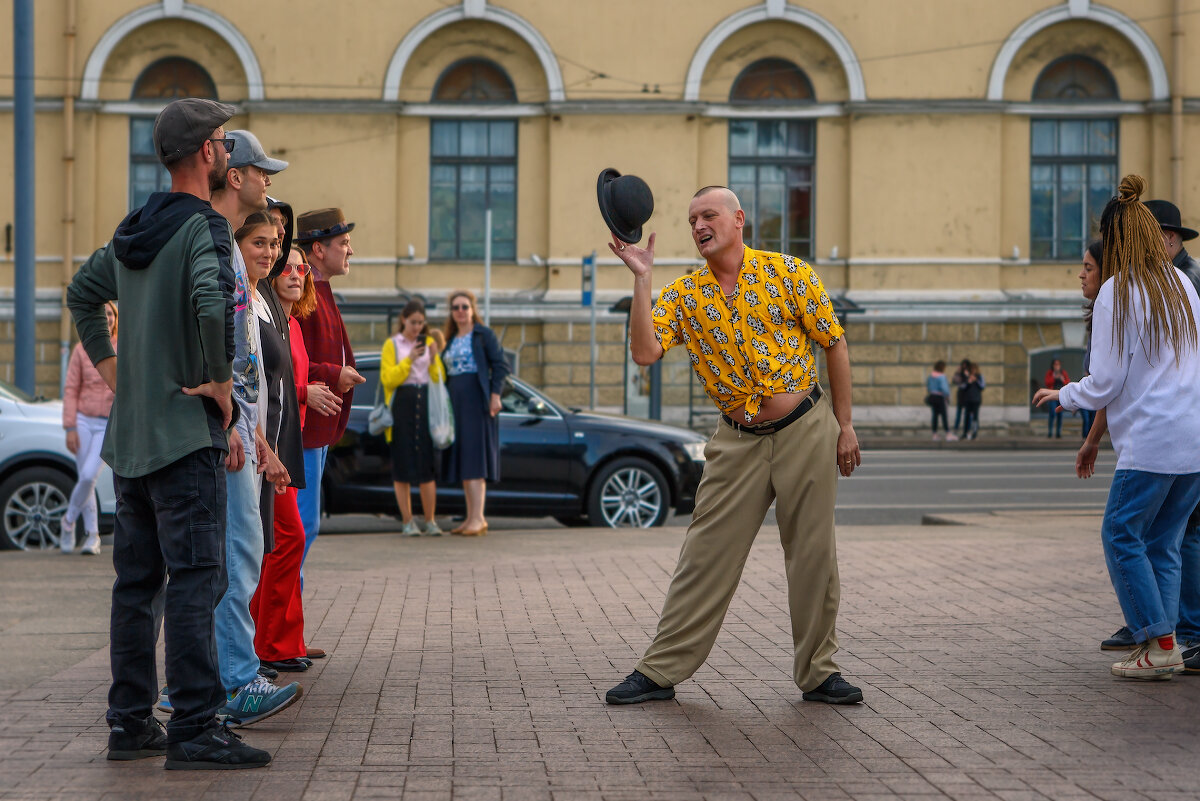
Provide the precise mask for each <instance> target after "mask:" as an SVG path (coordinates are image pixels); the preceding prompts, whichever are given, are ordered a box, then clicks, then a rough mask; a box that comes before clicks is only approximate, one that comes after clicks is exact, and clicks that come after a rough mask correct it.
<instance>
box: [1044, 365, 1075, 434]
mask: <svg viewBox="0 0 1200 801" xmlns="http://www.w3.org/2000/svg"><path fill="white" fill-rule="evenodd" d="M1070 382H1071V377H1070V376H1069V375H1067V371H1066V370H1064V369H1063V366H1062V361H1061V360H1060V359H1055V360H1054V361H1052V362H1050V367H1049V368H1048V369H1047V370H1046V380H1045V381H1044V382H1043V383H1042V386H1044V387H1046V388H1047V389H1062V388H1063V387H1064V386H1066V385H1067V384H1069V383H1070ZM1062 419H1063V412H1062V407H1061V406H1059V405H1058V404H1054V405H1053V406H1052V407H1049V414H1047V415H1046V439H1050V438H1051V437H1054V438H1055V439H1062Z"/></svg>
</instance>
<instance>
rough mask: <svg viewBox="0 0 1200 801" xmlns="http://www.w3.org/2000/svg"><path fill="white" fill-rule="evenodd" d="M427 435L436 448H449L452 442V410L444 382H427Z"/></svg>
mask: <svg viewBox="0 0 1200 801" xmlns="http://www.w3.org/2000/svg"><path fill="white" fill-rule="evenodd" d="M429 436H430V438H432V439H433V447H435V448H437V449H438V450H443V449H445V448H449V447H450V445H451V444H453V442H454V412H453V410H452V409H451V408H450V393H449V392H448V391H447V390H446V384H445V382H442V383H439V382H437V381H430V382H429Z"/></svg>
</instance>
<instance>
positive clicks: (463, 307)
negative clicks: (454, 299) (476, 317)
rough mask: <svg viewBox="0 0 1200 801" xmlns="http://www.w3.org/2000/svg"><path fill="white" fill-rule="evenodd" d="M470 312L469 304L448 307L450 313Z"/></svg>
mask: <svg viewBox="0 0 1200 801" xmlns="http://www.w3.org/2000/svg"><path fill="white" fill-rule="evenodd" d="M470 310H471V304H469V303H456V304H455V305H453V306H451V307H450V311H470Z"/></svg>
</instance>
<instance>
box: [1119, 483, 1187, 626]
mask: <svg viewBox="0 0 1200 801" xmlns="http://www.w3.org/2000/svg"><path fill="white" fill-rule="evenodd" d="M1198 495H1200V473H1190V474H1187V475H1163V474H1160V473H1147V472H1143V471H1141V470H1118V471H1117V472H1116V473H1115V474H1114V475H1113V480H1112V487H1111V488H1110V489H1109V491H1108V504H1107V506H1106V507H1105V510H1104V523H1103V525H1102V527H1101V530H1100V536H1101V539H1102V541H1103V543H1104V560H1105V562H1107V564H1108V575H1109V578H1110V579H1111V580H1112V583H1113V589H1114V590H1115V591H1116V593H1117V600H1118V601H1120V603H1121V611H1122V612H1124V614H1125V624H1126V625H1127V626H1129V630H1130V631H1132V632H1133V639H1134V640H1135V641H1136V642H1139V643H1140V642H1145V641H1146V640H1149V639H1150V638H1152V637H1162V636H1163V635H1166V634H1170V633H1171V632H1173V631H1175V624H1176V622H1177V621H1178V620H1179V575H1180V553H1179V546H1180V542H1181V540H1182V539H1183V531H1184V527H1185V526H1186V524H1187V520H1188V516H1189V515H1190V514H1191V513H1192V510H1193V509H1195V508H1196V499H1197V496H1198Z"/></svg>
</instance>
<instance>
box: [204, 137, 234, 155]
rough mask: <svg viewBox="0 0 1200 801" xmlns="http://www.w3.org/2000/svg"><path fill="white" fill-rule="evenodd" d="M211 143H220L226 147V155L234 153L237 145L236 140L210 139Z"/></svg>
mask: <svg viewBox="0 0 1200 801" xmlns="http://www.w3.org/2000/svg"><path fill="white" fill-rule="evenodd" d="M208 141H210V142H220V143H221V144H222V145H223V146H224V147H225V152H226V153H232V152H233V146H234V145H236V144H237V140H236V139H209V140H208Z"/></svg>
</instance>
